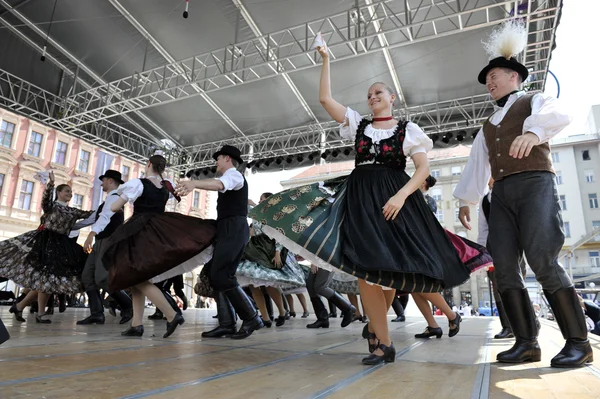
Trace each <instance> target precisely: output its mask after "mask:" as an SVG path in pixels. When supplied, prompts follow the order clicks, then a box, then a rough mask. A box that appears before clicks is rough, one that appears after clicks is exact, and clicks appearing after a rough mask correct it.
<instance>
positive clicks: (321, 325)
mask: <svg viewBox="0 0 600 399" xmlns="http://www.w3.org/2000/svg"><path fill="white" fill-rule="evenodd" d="M306 328H329V320H320V319H317V321H315V322H314V323H311V324H307V325H306Z"/></svg>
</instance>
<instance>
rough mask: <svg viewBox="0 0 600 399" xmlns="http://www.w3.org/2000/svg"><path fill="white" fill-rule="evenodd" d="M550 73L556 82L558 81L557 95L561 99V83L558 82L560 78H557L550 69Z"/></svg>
mask: <svg viewBox="0 0 600 399" xmlns="http://www.w3.org/2000/svg"><path fill="white" fill-rule="evenodd" d="M548 73H549V74H550V75H552V77H553V78H554V80H555V81H556V87H557V90H558V91H557V93H556V98H559V97H560V82H559V81H558V78H557V77H556V75H555V74H554V73H552V71H551V70H549V69H548Z"/></svg>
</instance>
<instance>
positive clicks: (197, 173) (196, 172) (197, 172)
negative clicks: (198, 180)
mask: <svg viewBox="0 0 600 399" xmlns="http://www.w3.org/2000/svg"><path fill="white" fill-rule="evenodd" d="M200 172H202V169H196V171H195V172H194V175H195V176H200Z"/></svg>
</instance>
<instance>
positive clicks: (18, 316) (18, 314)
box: [8, 303, 26, 323]
mask: <svg viewBox="0 0 600 399" xmlns="http://www.w3.org/2000/svg"><path fill="white" fill-rule="evenodd" d="M8 311H9V312H10V313H12V314H14V315H15V320H17V321H20V322H21V323H24V322H25V321H26V320H25V319H24V318H23V311H22V310H17V304H16V303H15V304H13V305H12V306H11V307H10V309H9V310H8Z"/></svg>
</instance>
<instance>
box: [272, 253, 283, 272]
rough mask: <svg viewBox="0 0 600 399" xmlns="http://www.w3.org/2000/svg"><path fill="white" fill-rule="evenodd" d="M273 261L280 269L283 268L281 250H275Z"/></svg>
mask: <svg viewBox="0 0 600 399" xmlns="http://www.w3.org/2000/svg"><path fill="white" fill-rule="evenodd" d="M272 262H273V264H274V265H275V267H276V268H278V269H281V266H283V263H282V262H281V253H280V252H279V251H275V257H274V258H273V260H272Z"/></svg>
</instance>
